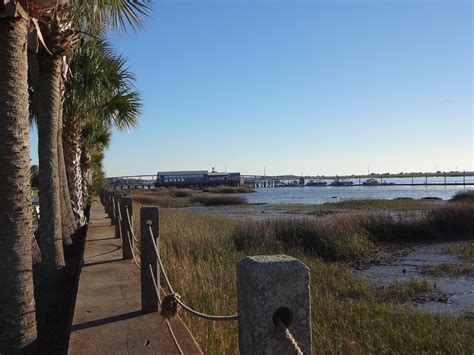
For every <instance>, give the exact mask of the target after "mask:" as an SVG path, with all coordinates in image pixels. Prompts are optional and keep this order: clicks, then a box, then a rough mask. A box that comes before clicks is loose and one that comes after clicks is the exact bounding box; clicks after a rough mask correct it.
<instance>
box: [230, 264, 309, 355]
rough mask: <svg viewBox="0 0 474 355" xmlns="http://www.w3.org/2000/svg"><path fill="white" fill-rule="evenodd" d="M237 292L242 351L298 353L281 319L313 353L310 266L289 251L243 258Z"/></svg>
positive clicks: (304, 348) (246, 352) (249, 352)
mask: <svg viewBox="0 0 474 355" xmlns="http://www.w3.org/2000/svg"><path fill="white" fill-rule="evenodd" d="M237 295H238V311H239V349H240V353H241V354H243V355H247V354H248V355H250V354H252V355H254V354H280V355H281V354H295V349H294V347H293V346H292V345H291V342H290V341H289V340H288V339H287V338H286V337H285V334H284V331H283V329H282V327H281V324H280V322H279V321H278V319H279V320H280V321H281V323H283V324H284V325H285V326H286V327H287V328H288V329H289V331H290V332H291V334H292V335H293V336H294V338H295V340H296V342H297V343H298V344H299V347H300V348H301V350H302V351H303V353H304V354H311V303H310V293H309V269H308V267H307V266H306V265H304V264H303V263H302V262H301V261H299V260H297V259H294V258H292V257H289V256H286V255H268V256H252V257H245V258H243V259H242V260H240V261H239V262H238V263H237Z"/></svg>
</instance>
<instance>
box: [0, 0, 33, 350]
mask: <svg viewBox="0 0 474 355" xmlns="http://www.w3.org/2000/svg"><path fill="white" fill-rule="evenodd" d="M16 5H17V4H16V3H14V2H13V3H9V2H4V1H2V2H0V137H1V139H0V167H1V169H0V196H1V198H0V226H1V228H0V290H1V292H0V305H1V306H0V353H7V352H13V351H17V350H21V349H25V348H28V347H30V346H32V344H34V341H35V340H36V320H35V302H34V294H33V272H32V266H31V263H32V258H31V237H32V230H31V223H32V221H31V212H30V211H31V210H30V206H31V202H30V201H31V187H30V181H29V179H30V174H29V127H28V116H29V115H28V77H27V68H28V59H27V54H26V50H25V47H26V42H27V33H28V17H27V15H26V13H25V11H26V10H25V9H24V8H22V7H18V8H17V6H16Z"/></svg>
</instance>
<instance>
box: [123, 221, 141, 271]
mask: <svg viewBox="0 0 474 355" xmlns="http://www.w3.org/2000/svg"><path fill="white" fill-rule="evenodd" d="M127 237H128V241H129V243H130V244H131V243H132V241H131V240H130V233H129V231H128V230H127ZM131 251H132V259H133V261H134V262H135V265H136V266H137V268H139V269H141V268H142V267H141V265H140V264H141V263H139V262H138V259H137V256H136V255H135V252H134V248H133V247H132V250H131Z"/></svg>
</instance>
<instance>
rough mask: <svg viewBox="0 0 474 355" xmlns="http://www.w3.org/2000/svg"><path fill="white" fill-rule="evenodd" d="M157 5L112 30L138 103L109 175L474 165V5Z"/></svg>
mask: <svg viewBox="0 0 474 355" xmlns="http://www.w3.org/2000/svg"><path fill="white" fill-rule="evenodd" d="M152 4H153V12H152V14H151V16H150V18H149V19H148V20H147V21H146V25H145V29H144V31H142V32H137V33H133V32H130V33H127V34H112V35H111V36H110V39H111V41H112V43H113V44H114V47H115V48H116V49H117V51H118V52H120V53H123V54H125V55H126V56H127V57H128V59H129V65H130V69H131V70H132V71H133V72H134V73H135V74H136V75H137V83H136V86H137V89H138V90H139V91H140V93H141V95H142V98H143V103H144V109H143V114H142V116H141V118H140V123H139V126H138V127H137V128H136V129H135V130H133V131H132V132H117V131H115V133H114V135H113V138H112V142H111V145H110V148H109V150H108V151H107V153H106V157H105V160H104V167H105V170H106V174H107V175H108V176H120V175H139V174H156V172H157V171H169V170H194V169H196V170H201V169H204V170H205V169H207V170H211V168H212V167H215V168H216V169H217V170H218V171H224V170H226V171H240V172H241V173H243V174H263V173H264V171H265V173H266V174H267V175H276V174H295V175H300V174H304V175H320V174H324V175H332V174H339V175H342V174H362V173H367V172H368V171H369V172H393V173H398V172H402V171H404V172H409V171H436V170H445V171H450V170H474V168H473V166H474V163H473V159H474V141H473V107H472V103H473V91H472V85H473V68H472V66H473V62H472V60H473V58H472V56H473V42H472V32H473V22H472V16H473V4H472V1H470V0H463V1H461V0H445V1H441V0H410V1H408V0H377V1H376V0H373V1H368V0H313V1H302V0H274V1H270V0H256V1H250V0H249V1H247V0H220V1H218V0H214V1H210V0H209V1H198V0H187V1H184V0H181V1H180V0H172V1H171V0H166V1H164V0H163V1H153V2H152ZM35 134H36V133H35V132H33V134H32V136H33V139H32V150H33V152H36V149H37V148H36V138H35V137H34V136H35ZM33 156H34V154H33ZM33 161H35V158H34V157H33Z"/></svg>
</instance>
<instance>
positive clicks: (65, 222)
mask: <svg viewBox="0 0 474 355" xmlns="http://www.w3.org/2000/svg"><path fill="white" fill-rule="evenodd" d="M61 111H62V110H61ZM60 116H61V115H60ZM61 118H62V117H61ZM61 121H62V119H61ZM61 121H60V128H59V132H58V172H59V189H60V195H61V196H60V202H61V226H62V232H63V240H64V244H65V245H71V244H72V239H71V235H72V234H73V233H74V229H75V228H74V224H73V220H74V217H73V216H71V215H69V211H70V210H71V211H72V207H71V208H70V209H69V207H70V204H71V200H70V196H69V189H68V186H67V178H66V165H64V154H63V138H62V131H63V130H62V122H61ZM71 217H72V219H71Z"/></svg>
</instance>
